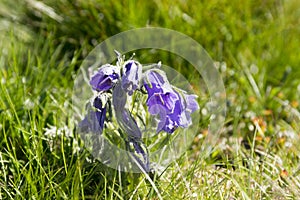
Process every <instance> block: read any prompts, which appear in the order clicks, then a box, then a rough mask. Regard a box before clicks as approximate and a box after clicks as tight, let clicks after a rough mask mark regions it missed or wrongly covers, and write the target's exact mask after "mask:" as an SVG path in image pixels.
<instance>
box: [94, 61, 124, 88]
mask: <svg viewBox="0 0 300 200" xmlns="http://www.w3.org/2000/svg"><path fill="white" fill-rule="evenodd" d="M119 71H120V70H119V67H117V66H114V65H110V64H106V65H103V66H102V67H100V68H99V70H98V71H97V72H96V73H95V74H94V75H93V76H92V78H91V80H90V85H91V86H92V88H93V90H96V91H98V92H105V91H107V90H109V89H111V88H112V87H113V86H114V84H115V83H116V82H117V81H118V79H119V74H120V72H119Z"/></svg>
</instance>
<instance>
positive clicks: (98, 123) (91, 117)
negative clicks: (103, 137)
mask: <svg viewBox="0 0 300 200" xmlns="http://www.w3.org/2000/svg"><path fill="white" fill-rule="evenodd" d="M93 107H94V108H89V112H88V114H87V115H86V116H85V118H84V119H83V120H82V121H81V122H80V123H79V128H80V130H81V131H82V132H92V133H100V134H101V133H102V130H103V128H104V121H105V115H106V107H105V106H104V107H103V105H102V102H101V100H100V98H99V97H96V98H95V100H94V103H93Z"/></svg>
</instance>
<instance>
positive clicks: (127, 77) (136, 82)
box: [122, 60, 142, 96]
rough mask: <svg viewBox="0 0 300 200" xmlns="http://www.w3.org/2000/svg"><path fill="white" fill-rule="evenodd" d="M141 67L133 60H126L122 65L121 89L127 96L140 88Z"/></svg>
mask: <svg viewBox="0 0 300 200" xmlns="http://www.w3.org/2000/svg"><path fill="white" fill-rule="evenodd" d="M141 78H142V65H141V64H140V63H139V62H137V61H135V60H128V61H126V62H125V63H124V65H123V77H122V88H123V90H125V91H126V92H127V93H128V95H129V96H131V95H132V94H133V92H134V91H135V90H136V89H138V88H139V87H140V81H141Z"/></svg>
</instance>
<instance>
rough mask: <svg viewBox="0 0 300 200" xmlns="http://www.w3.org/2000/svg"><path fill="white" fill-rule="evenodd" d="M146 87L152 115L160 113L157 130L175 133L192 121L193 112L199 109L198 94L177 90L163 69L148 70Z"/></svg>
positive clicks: (148, 104) (149, 109)
mask: <svg viewBox="0 0 300 200" xmlns="http://www.w3.org/2000/svg"><path fill="white" fill-rule="evenodd" d="M144 87H145V88H146V90H147V92H148V99H147V106H148V111H149V113H150V114H151V115H159V123H158V127H157V130H156V132H157V133H158V132H160V131H162V130H163V131H166V132H167V133H173V132H174V131H175V130H176V129H177V128H178V127H183V128H186V127H188V126H189V125H190V124H191V123H192V121H191V116H190V115H191V113H192V112H194V111H196V110H197V109H199V106H198V103H197V101H196V100H195V99H196V97H197V96H196V95H188V94H186V93H184V92H183V91H180V92H178V91H176V90H175V89H174V88H173V87H172V86H171V85H170V84H169V82H168V80H167V78H166V75H165V73H164V72H162V71H161V70H157V69H156V70H148V71H147V72H146V76H145V80H144Z"/></svg>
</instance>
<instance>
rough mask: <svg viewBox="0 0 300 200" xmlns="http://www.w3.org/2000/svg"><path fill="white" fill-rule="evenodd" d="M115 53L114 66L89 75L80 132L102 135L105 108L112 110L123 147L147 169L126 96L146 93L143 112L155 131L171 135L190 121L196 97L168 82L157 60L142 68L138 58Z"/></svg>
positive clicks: (143, 150)
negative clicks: (87, 101)
mask: <svg viewBox="0 0 300 200" xmlns="http://www.w3.org/2000/svg"><path fill="white" fill-rule="evenodd" d="M116 53H117V55H118V61H117V63H116V65H111V64H105V65H102V66H101V67H100V68H99V69H98V70H97V71H95V72H94V74H92V75H91V77H90V81H89V84H90V86H91V89H92V90H93V91H94V96H93V97H92V98H91V103H90V105H89V106H90V108H91V109H90V111H89V112H88V114H87V115H86V116H85V118H84V119H83V120H82V121H81V122H80V124H79V128H80V130H81V131H82V132H94V133H99V134H102V133H103V130H104V129H105V121H106V117H107V110H108V109H113V110H114V115H115V116H114V117H115V118H116V121H117V122H118V124H119V126H120V128H121V131H122V138H123V139H124V140H125V143H126V146H127V149H128V150H129V152H132V153H133V156H134V158H135V159H136V161H137V162H139V164H140V165H141V166H142V167H143V168H144V170H146V171H149V157H148V152H147V147H146V146H145V145H144V143H143V141H142V131H141V129H140V128H139V126H138V124H137V121H136V119H135V118H134V116H133V115H132V113H131V112H130V110H129V109H128V108H127V107H126V103H127V101H128V99H129V98H130V97H132V96H133V95H134V94H135V93H136V92H139V93H141V94H142V95H147V97H146V101H145V103H146V106H147V111H148V113H149V114H150V115H152V116H153V117H154V118H155V119H156V121H157V123H156V124H157V127H156V134H159V133H160V132H166V133H168V134H172V133H174V131H176V130H177V129H178V128H179V127H181V128H187V127H189V126H190V125H191V124H192V119H191V114H192V113H193V112H195V111H196V110H198V109H199V105H198V103H197V101H196V98H197V96H196V95H194V94H188V93H187V92H186V91H184V90H182V89H179V88H177V87H175V86H173V85H171V84H170V82H169V81H168V79H167V75H166V73H165V72H164V71H162V70H161V69H160V66H161V64H160V62H159V63H158V64H156V65H153V67H152V68H150V69H147V70H144V69H143V66H142V64H140V63H139V62H138V61H136V60H134V59H133V58H130V59H129V60H125V57H124V56H122V55H120V54H119V53H118V52H116Z"/></svg>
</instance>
